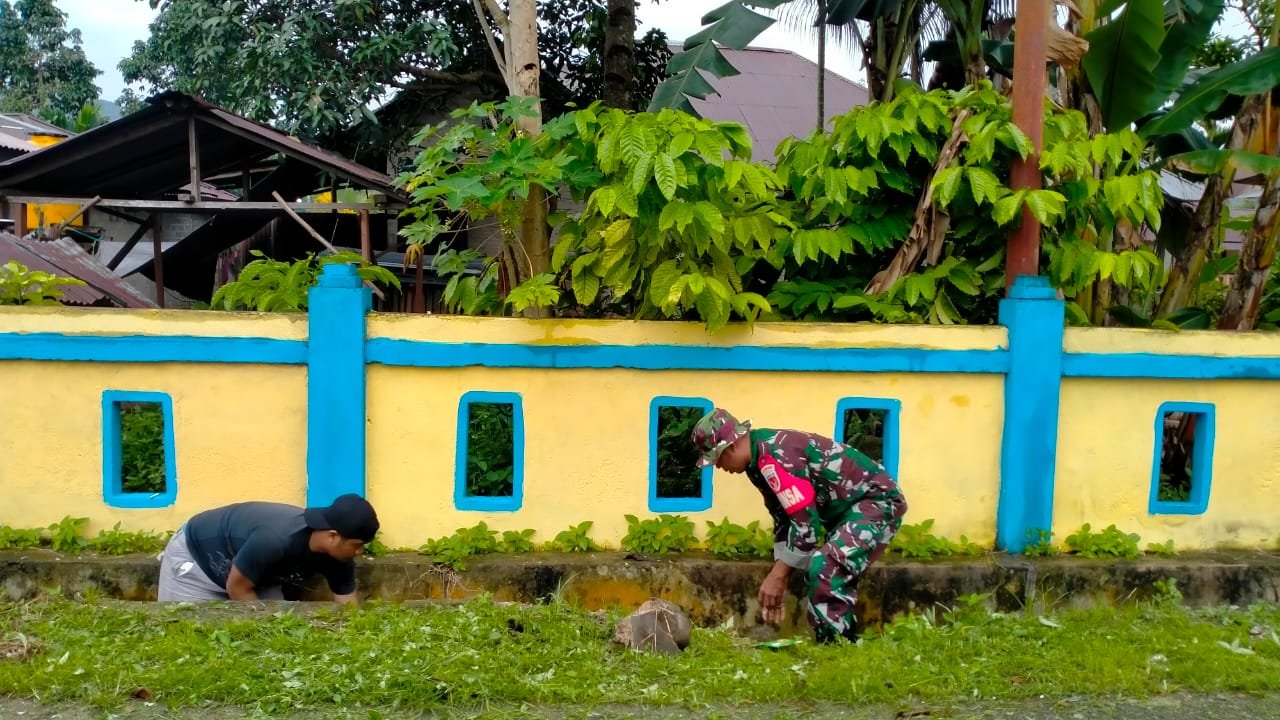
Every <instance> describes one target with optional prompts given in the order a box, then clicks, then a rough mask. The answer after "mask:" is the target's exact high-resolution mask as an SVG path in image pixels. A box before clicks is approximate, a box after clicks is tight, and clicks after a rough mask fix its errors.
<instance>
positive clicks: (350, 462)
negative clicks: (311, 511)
mask: <svg viewBox="0 0 1280 720" xmlns="http://www.w3.org/2000/svg"><path fill="white" fill-rule="evenodd" d="M308 303H309V308H308V313H307V322H308V326H309V330H308V337H309V338H310V339H309V342H308V343H307V347H308V354H307V505H308V506H316V505H328V504H329V503H331V502H332V501H333V499H334V498H336V497H338V496H339V495H343V494H346V493H356V494H358V495H364V492H365V425H366V420H365V418H366V416H367V411H366V408H365V357H364V347H365V314H366V313H367V312H368V311H369V309H370V307H371V306H372V297H371V291H370V290H369V289H368V288H366V287H363V286H362V285H361V281H360V277H359V276H358V275H357V274H356V268H355V266H354V265H349V264H337V263H331V264H329V265H325V266H324V271H323V272H322V273H321V275H320V281H319V283H318V284H317V285H316V286H315V287H313V288H311V291H310V293H309V296H308Z"/></svg>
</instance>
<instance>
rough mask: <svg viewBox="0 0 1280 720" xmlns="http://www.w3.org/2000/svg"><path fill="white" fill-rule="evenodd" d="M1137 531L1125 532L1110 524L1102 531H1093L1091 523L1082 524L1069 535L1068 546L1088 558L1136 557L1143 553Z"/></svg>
mask: <svg viewBox="0 0 1280 720" xmlns="http://www.w3.org/2000/svg"><path fill="white" fill-rule="evenodd" d="M1139 540H1141V538H1140V537H1138V534H1137V533H1127V534H1126V533H1123V532H1121V531H1120V530H1119V529H1117V528H1116V526H1115V525H1108V526H1107V529H1106V530H1103V531H1102V532H1097V533H1095V532H1092V528H1090V526H1089V523H1085V524H1084V525H1083V526H1081V528H1080V530H1079V531H1078V532H1076V533H1075V534H1074V535H1071V536H1069V537H1067V547H1068V548H1070V549H1071V551H1072V552H1074V553H1075V554H1077V555H1079V556H1080V557H1086V558H1135V557H1138V556H1139V555H1141V554H1142V553H1141V551H1140V550H1139V549H1138V541H1139Z"/></svg>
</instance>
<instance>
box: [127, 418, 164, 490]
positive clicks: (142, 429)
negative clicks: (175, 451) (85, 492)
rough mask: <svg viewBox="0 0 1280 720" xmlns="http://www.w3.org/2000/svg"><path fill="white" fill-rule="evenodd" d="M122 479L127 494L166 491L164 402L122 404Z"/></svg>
mask: <svg viewBox="0 0 1280 720" xmlns="http://www.w3.org/2000/svg"><path fill="white" fill-rule="evenodd" d="M120 480H121V486H122V487H123V489H124V491H125V492H127V493H160V492H164V490H165V457H164V408H163V407H162V406H161V405H160V403H153V402H126V403H120Z"/></svg>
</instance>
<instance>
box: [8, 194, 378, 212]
mask: <svg viewBox="0 0 1280 720" xmlns="http://www.w3.org/2000/svg"><path fill="white" fill-rule="evenodd" d="M4 197H6V198H7V199H8V200H9V201H10V202H20V203H32V204H41V205H43V204H49V205H57V204H68V203H73V202H77V201H81V202H83V201H84V199H83V198H75V197H54V196H45V195H6V196H4ZM98 205H100V206H101V207H103V208H133V209H135V210H175V211H183V212H223V211H226V210H256V211H259V212H261V211H263V210H279V209H280V205H279V204H278V203H273V202H245V201H243V200H206V201H202V202H198V203H197V202H183V201H182V200H123V199H111V198H107V199H103V200H100V201H99V202H98ZM287 205H288V206H289V208H290V209H292V210H294V211H296V212H305V213H317V214H330V213H335V212H338V211H340V210H368V211H369V212H370V213H374V214H381V215H390V214H399V212H400V209H399V208H398V207H396V206H390V205H388V206H380V205H376V204H374V203H320V202H296V203H287Z"/></svg>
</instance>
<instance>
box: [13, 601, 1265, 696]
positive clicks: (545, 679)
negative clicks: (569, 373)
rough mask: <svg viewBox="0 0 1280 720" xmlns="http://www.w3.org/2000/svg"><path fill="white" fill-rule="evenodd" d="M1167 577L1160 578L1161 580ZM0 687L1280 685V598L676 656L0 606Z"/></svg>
mask: <svg viewBox="0 0 1280 720" xmlns="http://www.w3.org/2000/svg"><path fill="white" fill-rule="evenodd" d="M1171 596H1176V593H1171ZM0 616H3V617H0V622H3V626H4V627H5V628H7V630H6V633H7V635H6V637H5V638H4V640H3V641H4V643H5V644H6V645H8V644H13V645H14V647H19V646H21V647H22V648H23V651H22V652H21V653H17V654H15V655H13V656H10V657H9V659H6V660H0V693H2V694H4V695H8V696H11V697H37V698H39V699H40V701H41V702H58V701H74V702H79V703H88V704H92V705H95V706H98V707H103V708H110V707H118V706H120V705H121V704H123V703H125V702H127V701H128V700H129V698H130V697H132V696H133V695H134V694H135V693H139V692H142V691H143V689H145V692H146V695H145V696H146V697H150V698H153V699H154V701H156V702H159V703H162V704H164V705H167V706H171V707H200V706H205V705H215V706H235V707H240V708H245V709H246V710H249V709H251V710H253V711H256V712H266V713H285V712H289V713H293V712H297V711H299V710H306V711H311V712H315V713H316V714H317V716H320V715H324V714H325V713H327V712H334V711H336V710H337V709H338V708H342V709H343V710H344V711H351V710H358V709H360V708H377V709H380V710H382V711H386V710H389V709H398V710H402V711H407V710H430V709H433V708H445V707H450V708H467V707H474V706H477V705H483V704H487V703H499V704H502V703H515V704H523V703H528V704H533V705H547V706H555V705H570V704H572V705H579V706H581V705H602V704H606V703H631V704H636V703H639V704H644V705H663V704H679V705H682V706H685V707H704V706H709V705H711V704H718V703H719V704H723V703H735V704H736V703H777V702H789V701H800V702H823V701H828V702H839V703H846V704H862V703H901V702H926V703H928V702H935V703H936V702H948V701H956V702H973V701H974V700H975V699H978V700H994V699H1017V698H1032V697H1039V696H1041V695H1043V696H1045V697H1048V698H1063V697H1068V696H1072V695H1085V696H1102V695H1124V696H1137V697H1141V696H1145V695H1149V694H1159V693H1169V692H1176V691H1180V690H1181V691H1192V692H1202V693H1214V692H1260V691H1275V690H1277V689H1280V637H1277V635H1276V633H1275V632H1274V631H1273V630H1272V628H1274V627H1277V626H1280V609H1277V608H1275V607H1256V608H1249V609H1215V610H1188V609H1185V608H1182V607H1180V606H1178V605H1177V604H1176V602H1174V601H1173V600H1172V599H1171V598H1165V599H1164V600H1163V601H1162V602H1159V603H1156V604H1146V605H1127V606H1123V607H1119V608H1112V607H1107V608H1099V609H1095V610H1070V611H1064V612H1062V613H1060V614H1058V615H1056V616H1053V617H1036V616H1031V615H1027V614H1022V613H1018V614H996V613H992V612H990V611H988V610H987V609H986V606H985V605H984V604H983V603H982V600H981V599H979V598H968V599H966V600H965V601H964V602H963V603H961V606H960V607H959V608H956V609H953V610H950V611H947V612H939V613H927V614H923V615H920V614H917V615H911V616H908V617H905V618H902V619H900V620H897V621H896V622H894V623H892V624H890V625H888V626H887V627H886V628H885V629H884V631H883V632H882V633H881V632H874V631H869V632H868V633H867V634H866V635H865V636H864V638H863V640H862V641H861V644H860V646H857V647H854V646H850V645H841V646H827V647H818V646H815V645H813V644H812V643H811V642H808V641H805V642H802V643H800V644H798V645H795V646H793V647H788V648H785V649H782V650H767V649H761V648H758V647H756V646H755V645H754V644H753V643H752V642H751V641H748V640H746V639H743V638H740V637H738V636H736V635H734V634H733V633H732V632H731V631H730V630H727V629H695V631H694V635H693V641H692V643H691V645H690V647H689V649H688V650H687V651H685V652H684V653H683V654H681V655H680V656H678V657H676V658H665V657H658V656H652V655H646V654H641V653H637V652H633V651H631V650H626V649H622V648H620V647H617V646H614V645H613V644H612V643H611V642H610V637H611V634H612V624H613V621H614V620H616V619H617V617H619V616H617V615H613V616H610V617H599V616H593V615H591V614H589V613H586V612H583V611H580V610H577V609H575V608H573V607H571V606H568V605H564V604H558V603H553V604H550V605H535V606H521V605H498V604H495V603H492V602H490V601H489V600H488V599H487V598H480V599H476V600H473V601H469V602H467V603H465V604H462V605H457V606H448V607H444V606H426V607H410V606H404V605H391V604H370V605H366V606H363V607H360V608H354V609H352V608H346V609H343V608H333V609H330V608H329V607H325V608H323V609H319V610H318V611H317V612H302V611H300V610H299V609H298V608H292V609H290V608H285V609H282V610H279V611H277V612H275V613H274V614H267V613H263V612H261V611H258V613H257V614H254V613H252V612H248V611H246V610H244V609H235V608H226V607H222V608H218V607H211V608H196V607H192V606H188V605H167V606H162V605H157V604H154V603H151V604H145V605H133V606H129V605H123V604H99V605H93V604H81V603H75V602H71V601H67V600H59V599H53V600H41V601H36V602H32V603H28V604H17V605H15V604H9V605H0Z"/></svg>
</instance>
